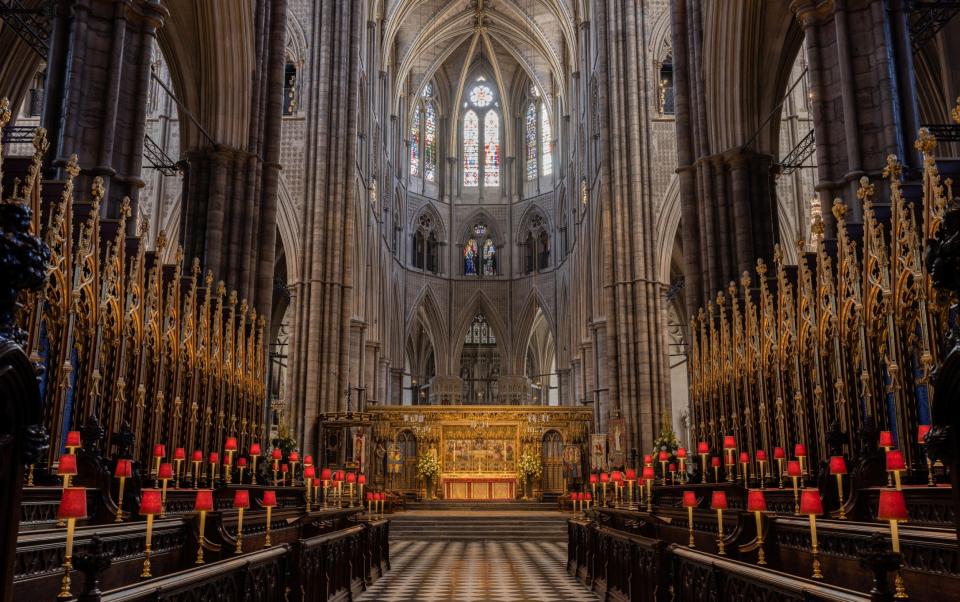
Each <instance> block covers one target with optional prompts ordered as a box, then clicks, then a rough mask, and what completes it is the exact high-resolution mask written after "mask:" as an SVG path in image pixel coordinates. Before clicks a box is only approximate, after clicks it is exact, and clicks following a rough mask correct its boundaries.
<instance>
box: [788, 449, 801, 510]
mask: <svg viewBox="0 0 960 602" xmlns="http://www.w3.org/2000/svg"><path fill="white" fill-rule="evenodd" d="M801 474H803V469H802V468H800V461H799V460H790V461H789V462H787V476H789V477H790V478H791V479H793V512H794V514H800V494H799V491H798V490H797V479H799V478H800V475H801Z"/></svg>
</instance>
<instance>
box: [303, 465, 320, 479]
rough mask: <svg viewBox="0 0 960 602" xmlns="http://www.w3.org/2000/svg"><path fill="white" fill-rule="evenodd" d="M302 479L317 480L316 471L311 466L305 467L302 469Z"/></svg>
mask: <svg viewBox="0 0 960 602" xmlns="http://www.w3.org/2000/svg"><path fill="white" fill-rule="evenodd" d="M303 478H305V479H315V478H317V469H316V468H314V467H313V466H307V467H306V468H304V469H303Z"/></svg>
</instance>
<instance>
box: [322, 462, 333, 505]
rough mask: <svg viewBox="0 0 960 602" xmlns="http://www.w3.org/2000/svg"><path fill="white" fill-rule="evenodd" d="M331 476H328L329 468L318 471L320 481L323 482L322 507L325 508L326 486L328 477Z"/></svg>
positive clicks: (328, 482) (328, 481)
mask: <svg viewBox="0 0 960 602" xmlns="http://www.w3.org/2000/svg"><path fill="white" fill-rule="evenodd" d="M331 476H333V475H332V474H330V469H329V468H324V469H323V470H321V471H320V480H321V481H323V507H324V508H326V507H327V486H328V485H329V484H330V477H331Z"/></svg>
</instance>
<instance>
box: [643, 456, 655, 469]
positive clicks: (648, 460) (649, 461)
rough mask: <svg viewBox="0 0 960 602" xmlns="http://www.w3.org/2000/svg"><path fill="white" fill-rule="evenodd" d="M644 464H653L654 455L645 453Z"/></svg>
mask: <svg viewBox="0 0 960 602" xmlns="http://www.w3.org/2000/svg"><path fill="white" fill-rule="evenodd" d="M643 465H644V466H653V456H651V455H650V454H645V455H644V456H643Z"/></svg>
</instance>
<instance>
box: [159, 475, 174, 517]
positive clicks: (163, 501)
mask: <svg viewBox="0 0 960 602" xmlns="http://www.w3.org/2000/svg"><path fill="white" fill-rule="evenodd" d="M157 478H159V479H160V483H162V487H163V489H162V492H161V495H160V518H163V517H165V516H166V515H167V482H168V481H169V480H170V479H172V478H173V464H171V463H169V462H164V463H162V464H161V465H160V470H159V471H158V472H157Z"/></svg>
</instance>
